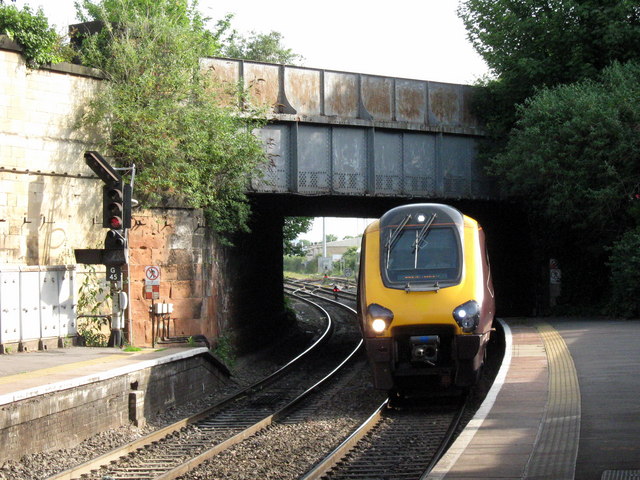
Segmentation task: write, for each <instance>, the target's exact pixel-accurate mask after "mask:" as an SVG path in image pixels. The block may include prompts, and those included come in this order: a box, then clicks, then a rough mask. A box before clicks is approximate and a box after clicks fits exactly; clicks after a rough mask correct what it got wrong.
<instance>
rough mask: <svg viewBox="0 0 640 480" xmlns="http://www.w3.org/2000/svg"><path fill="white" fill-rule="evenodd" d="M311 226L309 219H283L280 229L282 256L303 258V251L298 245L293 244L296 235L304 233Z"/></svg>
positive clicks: (310, 219) (311, 222)
mask: <svg viewBox="0 0 640 480" xmlns="http://www.w3.org/2000/svg"><path fill="white" fill-rule="evenodd" d="M312 225H313V218H311V217H285V219H284V227H283V229H282V241H283V249H284V255H291V256H300V257H302V256H304V250H303V249H302V245H301V244H300V243H297V244H296V243H294V241H295V239H296V238H298V235H300V234H302V233H306V232H308V231H309V230H310V229H311V226H312Z"/></svg>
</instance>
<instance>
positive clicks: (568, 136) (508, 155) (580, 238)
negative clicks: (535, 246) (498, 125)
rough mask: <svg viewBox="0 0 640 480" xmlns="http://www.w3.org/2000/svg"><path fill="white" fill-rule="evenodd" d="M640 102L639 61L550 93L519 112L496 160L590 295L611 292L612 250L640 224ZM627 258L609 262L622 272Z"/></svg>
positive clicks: (505, 182)
mask: <svg viewBox="0 0 640 480" xmlns="http://www.w3.org/2000/svg"><path fill="white" fill-rule="evenodd" d="M638 98H640V64H638V63H633V62H630V63H627V64H625V65H621V64H618V63H616V64H614V65H612V66H611V67H609V68H607V69H605V70H604V71H603V73H602V75H601V76H600V77H599V79H598V80H597V81H595V80H583V81H582V82H577V83H574V84H570V85H562V86H558V87H555V88H551V89H543V90H541V91H540V92H539V93H538V94H537V95H535V96H534V97H532V98H531V99H529V100H528V101H526V102H525V104H524V106H522V107H520V108H519V114H520V119H519V120H518V122H517V124H516V127H515V129H514V130H513V132H512V134H511V135H510V137H509V139H508V142H507V144H506V148H505V150H504V152H503V153H501V154H499V155H497V156H495V157H494V158H493V159H492V162H491V171H492V173H493V174H495V175H496V176H497V177H498V178H500V179H501V184H502V186H503V188H504V189H505V191H506V192H507V193H508V194H510V195H511V196H513V197H516V198H520V199H522V200H525V201H526V202H527V203H528V204H530V205H532V206H533V207H534V208H535V211H536V212H538V213H537V218H538V223H539V225H540V228H539V229H538V231H541V230H542V231H547V235H549V234H548V231H550V230H552V231H554V232H555V233H554V238H547V245H554V246H555V248H558V249H564V251H565V252H567V254H568V255H570V256H571V264H570V268H571V269H573V271H574V272H575V279H576V282H574V285H580V287H579V288H575V290H576V291H582V294H586V295H585V296H586V297H593V298H597V297H598V296H599V295H598V294H597V293H596V292H593V291H592V288H593V287H597V290H598V292H599V293H600V295H601V294H602V292H603V291H604V289H605V288H606V286H607V272H606V271H605V270H604V267H605V262H604V260H603V257H606V255H607V254H608V249H609V248H610V247H611V246H612V245H616V244H617V243H618V242H619V241H621V240H619V239H623V240H624V244H625V245H629V244H633V242H632V239H633V238H635V237H629V235H625V232H627V231H628V230H630V229H634V228H636V227H637V226H640V205H638V203H639V202H638V201H637V200H636V197H637V195H638V194H640V105H639V104H638V102H637V99H638ZM635 232H636V233H635V235H637V230H636V231H635ZM549 237H551V235H549ZM615 251H616V252H619V251H620V249H619V248H618V249H617V250H615ZM575 252H579V257H580V258H576V257H575V256H574V253H575ZM621 258H623V257H622V256H621V255H618V256H617V257H614V258H613V259H612V260H611V261H610V262H612V263H610V265H613V267H614V269H616V271H618V272H619V271H622V270H624V269H623V268H622V267H621V266H619V265H617V262H618V261H619V260H620V259H621ZM578 279H584V283H582V281H578ZM586 284H588V285H586ZM617 285H621V282H618V283H617ZM633 285H637V286H638V288H637V290H640V280H639V279H637V278H636V279H635V281H634V282H632V283H631V285H627V288H631V289H633ZM614 287H615V285H614ZM589 292H590V293H589ZM567 293H568V294H569V292H567ZM621 297H623V295H622V294H620V293H619V292H618V293H616V298H618V299H619V298H621ZM627 300H628V299H627ZM628 303H632V302H631V301H629V302H628ZM635 304H637V303H634V305H635Z"/></svg>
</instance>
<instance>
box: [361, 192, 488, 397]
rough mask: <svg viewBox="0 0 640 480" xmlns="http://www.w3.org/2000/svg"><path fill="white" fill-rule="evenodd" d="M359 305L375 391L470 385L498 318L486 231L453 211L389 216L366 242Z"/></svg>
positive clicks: (425, 206) (400, 211) (406, 210)
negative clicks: (494, 321) (494, 322)
mask: <svg viewBox="0 0 640 480" xmlns="http://www.w3.org/2000/svg"><path fill="white" fill-rule="evenodd" d="M357 304H358V305H357V312H358V322H359V326H360V329H361V331H362V335H363V338H364V343H365V349H366V352H367V357H368V361H369V365H370V367H371V369H372V372H373V382H374V387H375V388H376V389H379V390H386V391H388V392H394V393H395V394H398V395H399V394H402V393H406V392H415V391H436V390H447V389H460V388H469V387H472V386H473V385H475V384H476V383H477V381H478V379H479V377H480V372H481V370H482V367H483V365H484V362H485V356H486V351H487V344H488V342H489V338H490V335H491V331H492V323H493V320H494V313H495V293H494V289H493V281H492V278H491V269H490V263H489V255H488V252H487V247H486V241H485V235H484V231H483V229H482V227H481V226H480V225H479V224H478V222H477V221H476V220H474V219H472V218H470V217H468V216H466V215H464V214H462V213H461V212H460V211H459V210H457V209H456V208H454V207H451V206H449V205H443V204H437V203H416V204H410V205H403V206H399V207H396V208H393V209H391V210H389V211H387V212H386V213H385V214H384V215H383V216H382V217H380V219H379V220H376V221H374V222H373V223H371V224H370V225H369V226H367V228H366V229H365V231H364V234H363V236H362V245H361V252H360V266H359V273H358V286H357Z"/></svg>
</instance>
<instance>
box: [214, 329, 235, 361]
mask: <svg viewBox="0 0 640 480" xmlns="http://www.w3.org/2000/svg"><path fill="white" fill-rule="evenodd" d="M233 337H234V335H233V332H232V331H231V330H227V331H224V332H222V333H221V334H220V335H218V338H216V345H215V347H214V348H213V349H212V350H211V353H213V354H214V355H215V356H216V357H218V358H219V359H220V360H222V361H223V362H224V363H225V365H227V366H228V367H230V368H232V367H233V366H234V365H235V363H236V352H235V348H234V338H233Z"/></svg>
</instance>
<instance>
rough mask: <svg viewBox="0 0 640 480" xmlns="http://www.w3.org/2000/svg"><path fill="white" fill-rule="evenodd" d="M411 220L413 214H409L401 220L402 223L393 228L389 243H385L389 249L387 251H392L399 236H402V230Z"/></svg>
mask: <svg viewBox="0 0 640 480" xmlns="http://www.w3.org/2000/svg"><path fill="white" fill-rule="evenodd" d="M409 220H411V214H409V215H407V216H406V217H404V220H402V221H401V222H400V224H399V225H398V226H397V227H396V228H395V229H394V230H393V232H391V235H389V240H388V241H387V244H386V245H385V248H386V249H387V252H390V251H391V249H392V248H393V245H394V244H395V243H396V241H397V240H398V238H400V232H401V231H402V229H403V228H404V227H405V225H406V224H407V223H409Z"/></svg>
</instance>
